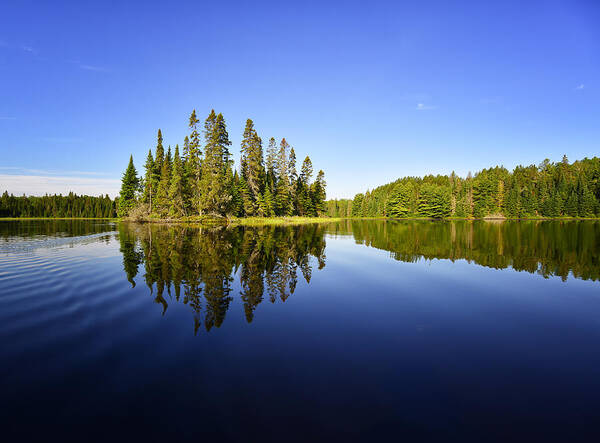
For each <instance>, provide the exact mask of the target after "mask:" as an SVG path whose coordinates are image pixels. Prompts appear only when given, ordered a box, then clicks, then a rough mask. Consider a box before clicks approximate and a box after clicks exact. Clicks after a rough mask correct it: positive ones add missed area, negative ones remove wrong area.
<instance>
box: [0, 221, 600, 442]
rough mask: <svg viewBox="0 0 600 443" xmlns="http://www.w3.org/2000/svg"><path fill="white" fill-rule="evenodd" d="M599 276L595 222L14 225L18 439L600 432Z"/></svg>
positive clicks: (6, 331) (9, 277) (7, 351)
mask: <svg viewBox="0 0 600 443" xmlns="http://www.w3.org/2000/svg"><path fill="white" fill-rule="evenodd" d="M599 280H600V223H598V222H594V221H504V222H484V221H475V222H469V221H456V222H441V221H437V222H433V221H408V220H407V221H376V220H374V221H358V220H348V221H342V222H338V223H330V224H309V225H301V226H295V227H289V226H265V227H234V228H220V229H216V228H215V229H207V228H200V227H191V226H190V227H188V226H182V225H175V226H165V225H156V224H155V225H136V224H126V223H112V222H103V221H60V220H57V221H21V222H10V221H4V222H0V361H1V362H2V364H1V367H0V375H1V378H0V388H1V392H2V396H1V398H2V404H3V406H2V418H0V422H1V423H2V433H3V436H4V438H5V440H4V441H17V440H18V441H31V440H44V441H49V440H57V441H91V440H97V441H121V440H131V441H139V440H144V441H162V442H165V441H178V440H185V439H193V440H197V441H249V442H254V441H283V442H290V441H390V440H392V441H396V440H403V439H405V440H406V441H423V440H427V441H428V440H436V441H452V440H458V441H491V440H495V441H583V440H587V439H589V440H591V441H593V440H594V439H595V438H600V431H599V428H600V425H599V423H600V281H599ZM596 441H598V440H596Z"/></svg>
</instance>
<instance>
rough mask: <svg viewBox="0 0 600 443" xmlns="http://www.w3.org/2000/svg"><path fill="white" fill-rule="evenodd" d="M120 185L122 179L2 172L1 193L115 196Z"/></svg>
mask: <svg viewBox="0 0 600 443" xmlns="http://www.w3.org/2000/svg"><path fill="white" fill-rule="evenodd" d="M3 169H5V168H3ZM119 187H120V180H117V179H108V178H90V177H76V176H73V177H65V176H63V177H61V176H47V175H11V174H0V193H1V192H4V191H8V193H9V194H14V195H23V194H25V195H44V194H63V195H65V194H68V193H69V192H71V191H72V192H75V193H77V194H85V195H96V196H97V195H104V194H108V195H110V196H111V197H115V196H116V195H117V194H118V193H119Z"/></svg>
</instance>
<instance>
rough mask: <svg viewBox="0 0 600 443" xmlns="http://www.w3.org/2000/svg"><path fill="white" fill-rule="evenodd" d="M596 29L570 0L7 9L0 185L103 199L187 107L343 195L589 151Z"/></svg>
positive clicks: (170, 131) (599, 62)
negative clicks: (247, 129)
mask: <svg viewBox="0 0 600 443" xmlns="http://www.w3.org/2000/svg"><path fill="white" fill-rule="evenodd" d="M120 3H127V4H120ZM598 23H600V2H598V1H578V0H570V1H551V0H547V1H541V2H535V1H531V2H526V1H515V2H512V1H502V2H500V1H498V2H482V1H476V2H448V1H439V2H437V1H419V2H417V1H415V2H400V1H395V2H377V1H371V2H366V1H362V2H349V1H345V2H308V1H302V2H295V3H293V2H281V1H277V2H258V1H256V2H235V1H229V2H209V3H206V4H203V3H202V2H199V1H194V2H183V1H181V2H165V1H161V2H150V1H145V2H139V3H135V2H114V3H113V2H97V1H96V2H81V1H77V2H66V1H63V2H60V1H56V2H42V1H40V2H27V1H12V2H6V3H4V4H3V5H2V7H0V154H1V156H0V158H1V160H0V188H1V189H8V190H9V192H14V193H19V194H20V193H22V192H26V193H32V194H43V193H45V192H63V193H65V192H68V191H69V190H74V191H76V192H86V193H91V194H99V193H106V192H108V193H110V194H111V195H114V194H115V193H116V192H118V187H119V178H120V176H121V173H122V171H123V169H124V168H125V166H126V163H127V160H128V157H129V154H130V153H132V154H133V155H134V159H135V162H136V165H137V166H138V168H139V169H141V167H142V164H143V162H144V160H145V156H146V154H147V152H148V149H149V148H150V147H153V146H154V145H155V137H156V130H157V129H158V128H161V129H162V131H163V134H164V137H165V142H166V144H171V145H173V146H174V145H175V144H176V143H180V144H181V142H182V140H183V137H184V136H185V134H186V133H187V126H186V123H187V118H188V116H189V113H190V112H191V110H192V109H194V108H195V109H196V110H197V112H198V114H199V115H200V116H201V119H204V117H205V116H206V115H207V114H208V112H209V111H210V109H211V108H214V109H215V110H216V111H217V112H222V113H223V115H224V116H225V118H226V120H227V123H228V128H229V134H230V137H231V140H232V142H233V146H232V148H233V149H232V151H233V152H234V153H235V157H236V161H237V160H238V159H239V143H240V139H241V134H242V131H243V125H244V122H245V120H246V118H252V119H253V120H254V122H255V125H256V128H257V130H258V132H259V134H260V135H261V136H262V138H263V140H268V138H269V137H271V136H273V137H276V138H278V139H280V138H281V137H286V139H287V140H288V141H289V142H290V144H291V145H292V146H294V147H295V149H296V151H297V154H298V157H300V158H303V157H304V156H305V155H306V154H309V155H310V156H311V159H312V161H313V165H314V168H315V170H318V169H323V170H324V171H325V173H326V179H327V182H328V196H329V197H337V198H341V197H352V196H353V195H354V194H355V193H357V192H362V191H364V190H366V189H367V188H373V187H375V186H377V185H380V184H384V183H387V182H389V181H392V180H394V179H396V178H397V177H400V176H404V175H424V174H428V173H434V174H436V173H449V172H451V171H452V170H454V171H456V172H457V173H458V174H460V175H466V174H467V172H468V171H473V172H474V171H476V170H479V169H481V168H484V167H488V166H493V165H497V164H502V165H504V166H506V167H508V168H512V167H514V166H515V165H517V164H531V163H536V164H537V163H539V162H540V161H542V160H543V159H544V158H550V159H551V160H553V161H559V160H560V159H561V158H562V155H563V154H567V155H568V157H569V158H570V159H571V160H574V159H577V158H582V157H585V156H588V157H591V156H594V155H598V154H600V26H599V25H598ZM0 192H1V191H0Z"/></svg>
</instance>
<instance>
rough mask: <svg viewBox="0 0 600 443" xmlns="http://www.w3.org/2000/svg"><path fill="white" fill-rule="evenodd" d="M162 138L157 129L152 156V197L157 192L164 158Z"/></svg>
mask: <svg viewBox="0 0 600 443" xmlns="http://www.w3.org/2000/svg"><path fill="white" fill-rule="evenodd" d="M162 143H163V136H162V132H161V130H160V129H159V130H158V134H157V142H156V153H155V155H154V167H153V168H152V182H151V187H152V189H153V191H152V192H153V194H152V197H153V198H154V197H155V196H156V192H157V191H158V184H159V182H160V176H161V173H162V165H163V161H164V156H165V149H164V148H163V144H162Z"/></svg>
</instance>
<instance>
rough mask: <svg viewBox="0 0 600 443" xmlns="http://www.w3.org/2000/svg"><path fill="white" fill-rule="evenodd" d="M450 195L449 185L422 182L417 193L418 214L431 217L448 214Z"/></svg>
mask: <svg viewBox="0 0 600 443" xmlns="http://www.w3.org/2000/svg"><path fill="white" fill-rule="evenodd" d="M450 195H451V192H450V188H449V187H446V186H439V185H435V184H430V183H426V184H424V185H423V186H422V187H421V190H420V194H419V209H418V212H419V214H420V215H422V216H424V217H431V218H444V217H448V216H450V213H451V210H450Z"/></svg>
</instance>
